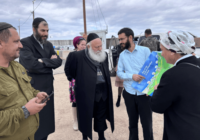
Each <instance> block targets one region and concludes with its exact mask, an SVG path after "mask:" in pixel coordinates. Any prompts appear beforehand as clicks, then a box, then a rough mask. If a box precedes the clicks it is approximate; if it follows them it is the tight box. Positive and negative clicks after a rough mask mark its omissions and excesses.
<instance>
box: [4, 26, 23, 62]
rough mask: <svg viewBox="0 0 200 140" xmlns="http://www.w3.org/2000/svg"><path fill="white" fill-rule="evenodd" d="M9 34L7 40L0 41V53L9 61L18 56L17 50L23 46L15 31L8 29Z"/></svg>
mask: <svg viewBox="0 0 200 140" xmlns="http://www.w3.org/2000/svg"><path fill="white" fill-rule="evenodd" d="M9 31H10V34H11V36H10V37H9V39H8V41H7V42H4V41H0V54H2V55H3V57H4V58H5V59H6V60H8V61H9V62H10V61H12V60H14V59H16V58H18V57H19V51H20V49H21V48H23V46H22V44H21V42H20V37H19V35H18V33H17V31H16V30H15V29H13V28H10V29H9Z"/></svg>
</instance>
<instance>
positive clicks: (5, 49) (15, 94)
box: [0, 22, 47, 140]
mask: <svg viewBox="0 0 200 140" xmlns="http://www.w3.org/2000/svg"><path fill="white" fill-rule="evenodd" d="M21 48H23V46H22V44H21V42H20V37H19V35H18V33H17V31H16V29H15V28H14V27H13V26H12V25H10V24H8V23H5V22H0V140H34V134H35V132H36V130H37V129H38V127H39V116H38V112H40V111H41V110H42V109H43V107H44V106H45V105H46V102H45V103H42V100H44V99H45V98H46V97H47V94H46V93H45V92H40V91H38V90H35V89H34V88H33V87H32V86H31V84H30V81H31V77H29V76H28V75H27V73H26V70H25V68H24V67H23V66H22V65H21V64H19V63H18V62H15V61H14V59H16V58H18V57H19V51H20V49H21Z"/></svg>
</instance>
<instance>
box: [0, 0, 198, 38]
mask: <svg viewBox="0 0 200 140" xmlns="http://www.w3.org/2000/svg"><path fill="white" fill-rule="evenodd" d="M85 1H86V16H87V29H88V31H91V30H101V29H106V25H107V26H108V34H107V36H106V37H107V38H110V37H111V36H112V35H114V36H116V37H117V32H118V31H119V30H120V29H121V28H123V27H129V28H131V29H133V31H134V33H135V35H138V34H140V33H141V32H144V30H145V29H147V28H151V29H152V32H153V33H161V32H167V31H169V30H186V31H190V32H191V33H193V34H195V35H197V36H199V37H200V0H190V1H189V0H176V1H175V0H120V1H119V0H98V1H99V5H98V1H97V0H85ZM0 2H1V8H0V13H1V14H0V21H1V22H8V23H10V24H12V25H13V26H15V27H16V28H18V26H19V19H20V24H21V26H20V27H21V30H20V31H21V38H24V37H27V36H30V35H31V34H32V21H33V16H32V15H31V11H33V3H32V0H0ZM40 2H41V3H40ZM39 3H40V5H39ZM38 5H39V6H38ZM37 6H38V7H37ZM99 6H100V7H101V10H100V8H99ZM34 7H35V8H36V7H37V9H36V10H35V17H43V18H44V19H46V20H47V22H48V24H49V28H50V31H49V39H51V40H55V39H62V40H63V39H73V38H74V37H75V36H77V35H80V34H79V33H80V32H83V12H82V11H83V9H82V0H57V1H55V0H42V1H41V0H36V1H35V5H34ZM101 12H102V13H103V16H104V17H105V21H106V23H105V21H104V18H103V16H102V14H101ZM28 17H30V18H28ZM25 21H26V22H25Z"/></svg>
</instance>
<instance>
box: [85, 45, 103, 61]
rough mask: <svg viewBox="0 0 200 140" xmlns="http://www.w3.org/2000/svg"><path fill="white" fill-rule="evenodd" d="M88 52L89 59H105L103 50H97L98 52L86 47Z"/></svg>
mask: <svg viewBox="0 0 200 140" xmlns="http://www.w3.org/2000/svg"><path fill="white" fill-rule="evenodd" d="M88 53H89V56H90V58H91V59H93V60H95V61H97V62H103V61H105V59H106V53H105V52H104V51H102V50H101V51H98V52H94V51H93V50H92V47H90V48H89V49H88Z"/></svg>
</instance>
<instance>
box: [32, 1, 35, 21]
mask: <svg viewBox="0 0 200 140" xmlns="http://www.w3.org/2000/svg"><path fill="white" fill-rule="evenodd" d="M34 2H35V0H33V12H32V13H33V20H34V18H35V12H34Z"/></svg>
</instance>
